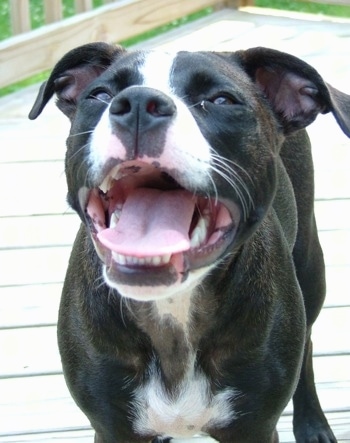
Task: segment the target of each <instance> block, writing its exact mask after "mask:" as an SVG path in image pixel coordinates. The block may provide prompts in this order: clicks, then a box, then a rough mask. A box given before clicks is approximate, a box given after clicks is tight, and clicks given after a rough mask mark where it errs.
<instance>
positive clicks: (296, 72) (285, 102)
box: [236, 47, 350, 137]
mask: <svg viewBox="0 0 350 443" xmlns="http://www.w3.org/2000/svg"><path fill="white" fill-rule="evenodd" d="M236 55H238V57H239V60H240V62H241V64H242V66H243V68H244V70H245V71H246V72H247V73H248V74H249V76H250V77H251V78H252V79H253V80H254V81H255V83H256V84H257V85H258V86H259V87H260V88H261V90H262V91H263V94H264V95H265V97H266V98H267V99H268V100H269V102H270V104H271V106H272V109H273V110H274V112H275V114H276V115H277V117H278V119H279V120H280V122H281V123H282V127H283V129H284V132H285V133H286V134H289V133H291V132H293V131H295V130H298V129H301V128H304V127H306V126H307V125H309V124H310V123H312V122H313V121H314V120H315V118H316V117H317V115H318V114H319V113H321V114H326V113H328V112H332V113H333V115H334V117H335V119H336V120H337V122H338V124H339V126H340V127H341V129H342V130H343V132H344V133H345V134H346V135H347V136H348V137H350V96H349V95H347V94H345V93H343V92H341V91H338V90H337V89H335V88H333V87H332V86H330V85H328V84H326V83H325V82H324V80H323V79H322V77H321V76H320V75H319V74H318V72H317V71H316V70H315V69H314V68H313V67H312V66H310V65H308V64H307V63H305V62H304V61H302V60H300V59H299V58H297V57H294V56H292V55H290V54H286V53H284V52H280V51H276V50H273V49H268V48H260V47H259V48H252V49H248V50H246V51H238V52H237V53H236Z"/></svg>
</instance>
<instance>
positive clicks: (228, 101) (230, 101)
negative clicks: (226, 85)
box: [210, 95, 237, 105]
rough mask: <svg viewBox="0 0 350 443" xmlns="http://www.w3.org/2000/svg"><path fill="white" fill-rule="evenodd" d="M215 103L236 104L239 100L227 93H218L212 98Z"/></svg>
mask: <svg viewBox="0 0 350 443" xmlns="http://www.w3.org/2000/svg"><path fill="white" fill-rule="evenodd" d="M210 101H211V102H212V103H214V105H235V104H236V103H237V101H236V100H235V99H234V98H232V97H229V96H227V95H218V96H216V97H213V98H212V99H211V100H210Z"/></svg>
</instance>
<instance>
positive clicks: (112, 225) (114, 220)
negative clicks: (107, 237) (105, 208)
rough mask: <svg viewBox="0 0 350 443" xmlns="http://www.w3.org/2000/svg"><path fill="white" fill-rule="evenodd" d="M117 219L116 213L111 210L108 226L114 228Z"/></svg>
mask: <svg viewBox="0 0 350 443" xmlns="http://www.w3.org/2000/svg"><path fill="white" fill-rule="evenodd" d="M118 221H119V217H118V215H117V214H116V213H115V212H113V214H112V215H111V220H110V222H109V227H110V228H111V229H113V228H115V227H116V226H117V223H118Z"/></svg>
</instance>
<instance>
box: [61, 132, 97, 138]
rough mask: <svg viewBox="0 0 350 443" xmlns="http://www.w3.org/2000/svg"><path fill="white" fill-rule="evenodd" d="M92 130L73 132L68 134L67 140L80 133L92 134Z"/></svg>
mask: <svg viewBox="0 0 350 443" xmlns="http://www.w3.org/2000/svg"><path fill="white" fill-rule="evenodd" d="M93 132H94V131H93V130H89V131H82V132H76V133H75V134H69V135H68V137H67V140H68V139H70V138H74V137H79V136H80V135H85V134H93Z"/></svg>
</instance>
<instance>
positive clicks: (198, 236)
mask: <svg viewBox="0 0 350 443" xmlns="http://www.w3.org/2000/svg"><path fill="white" fill-rule="evenodd" d="M208 226H209V218H208V217H206V216H205V217H200V219H199V221H198V223H197V226H196V227H195V228H194V230H193V232H192V235H191V248H198V247H199V246H200V245H201V244H203V242H204V241H205V239H206V238H207V231H208Z"/></svg>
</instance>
